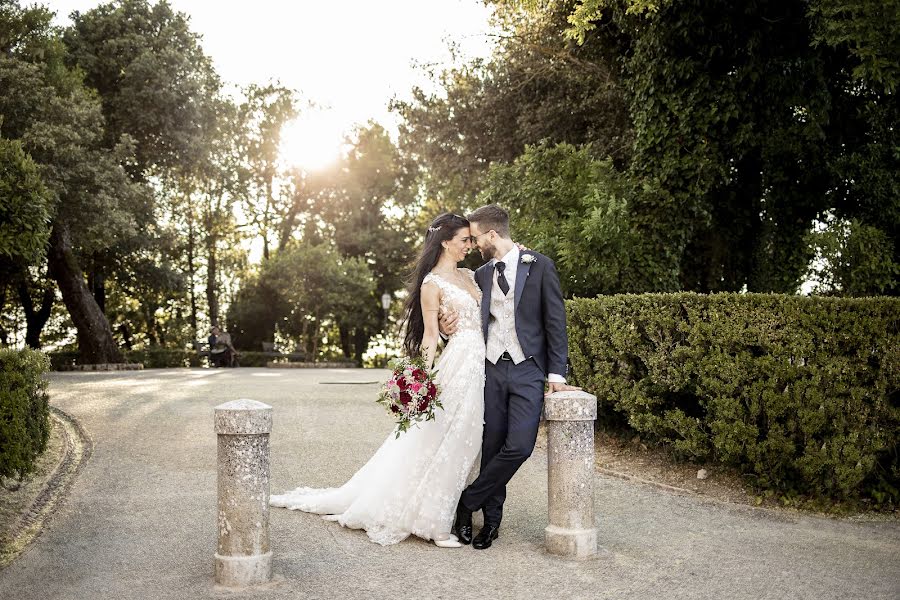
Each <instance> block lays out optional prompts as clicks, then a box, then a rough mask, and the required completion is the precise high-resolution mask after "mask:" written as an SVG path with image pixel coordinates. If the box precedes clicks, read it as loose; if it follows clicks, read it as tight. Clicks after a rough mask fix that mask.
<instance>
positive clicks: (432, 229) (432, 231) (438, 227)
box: [428, 225, 443, 233]
mask: <svg viewBox="0 0 900 600" xmlns="http://www.w3.org/2000/svg"><path fill="white" fill-rule="evenodd" d="M441 227H443V225H438V226H437V227H429V228H428V231H429V232H431V233H434V232H435V231H437V230H438V229H440V228H441Z"/></svg>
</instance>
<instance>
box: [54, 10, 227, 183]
mask: <svg viewBox="0 0 900 600" xmlns="http://www.w3.org/2000/svg"><path fill="white" fill-rule="evenodd" d="M72 22H73V23H72V27H71V28H69V29H68V30H67V31H66V32H65V38H64V39H65V44H66V46H67V48H68V49H69V55H68V57H69V58H68V60H69V63H70V64H71V65H72V66H77V67H78V68H79V69H80V70H81V71H82V72H83V73H84V74H85V84H86V85H88V86H89V87H91V88H92V89H94V90H96V91H97V93H98V94H99V97H100V100H101V103H102V109H103V115H104V116H105V120H106V126H105V130H104V132H105V135H104V139H105V144H106V145H107V147H113V146H115V145H116V144H117V143H118V141H119V139H120V138H121V136H122V135H126V134H127V135H128V136H129V137H130V138H131V139H132V140H134V144H135V146H134V147H135V152H134V161H133V162H132V163H130V164H131V166H132V167H133V168H132V169H131V172H132V174H134V175H138V176H141V175H143V174H144V173H146V172H147V171H150V170H153V171H156V172H157V173H160V172H165V171H166V170H169V169H176V170H178V169H182V168H184V167H185V166H187V165H190V164H191V162H192V161H194V160H196V157H197V155H198V152H199V153H201V154H200V155H201V156H202V151H203V148H202V147H203V141H204V137H205V136H206V132H205V127H207V126H208V125H209V116H210V110H211V107H210V106H209V101H210V100H212V99H214V98H215V95H216V92H217V90H218V87H219V81H218V77H217V76H216V74H215V71H214V70H213V68H212V61H211V60H210V58H209V57H208V56H206V55H205V54H204V53H203V49H202V48H201V46H200V36H199V35H197V34H196V33H194V32H192V31H191V30H190V28H189V18H188V16H187V15H185V14H184V13H179V12H176V11H174V10H172V7H171V6H170V5H169V4H168V3H167V2H165V1H164V0H163V1H160V2H157V3H156V4H153V5H151V4H150V3H149V2H148V1H147V0H115V1H112V2H107V3H106V4H101V5H99V6H97V7H96V8H93V9H91V10H89V11H86V12H84V13H78V12H75V13H73V15H72Z"/></svg>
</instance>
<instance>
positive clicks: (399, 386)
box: [377, 357, 443, 437]
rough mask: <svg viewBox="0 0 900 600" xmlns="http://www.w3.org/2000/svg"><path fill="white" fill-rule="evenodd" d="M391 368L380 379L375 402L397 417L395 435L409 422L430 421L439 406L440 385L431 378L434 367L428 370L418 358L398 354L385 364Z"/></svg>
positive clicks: (434, 372)
mask: <svg viewBox="0 0 900 600" xmlns="http://www.w3.org/2000/svg"><path fill="white" fill-rule="evenodd" d="M388 366H389V368H390V369H391V370H392V371H393V373H392V374H391V377H390V378H389V379H388V380H387V381H386V382H385V383H384V385H383V386H382V388H381V393H380V394H379V395H378V400H377V402H378V403H379V404H381V405H382V406H384V407H385V408H386V409H387V410H388V412H390V413H391V415H392V416H394V417H395V418H396V420H397V437H400V434H401V433H403V432H404V431H407V430H408V429H409V428H410V427H411V426H412V425H414V424H417V423H420V422H422V421H432V420H434V417H435V411H436V410H437V409H439V408H443V407H442V406H441V403H440V401H439V400H438V395H439V394H440V389H439V388H438V386H437V384H436V383H435V381H434V376H435V374H436V373H437V371H429V370H428V368H427V367H426V365H425V361H424V359H422V358H418V357H417V358H398V359H394V360H392V361H391V362H390V363H389V364H388Z"/></svg>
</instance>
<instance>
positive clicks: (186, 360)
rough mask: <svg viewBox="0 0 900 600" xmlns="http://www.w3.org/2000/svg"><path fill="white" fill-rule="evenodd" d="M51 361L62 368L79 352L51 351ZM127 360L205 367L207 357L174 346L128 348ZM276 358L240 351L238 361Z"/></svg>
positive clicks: (247, 363) (248, 363) (256, 363)
mask: <svg viewBox="0 0 900 600" xmlns="http://www.w3.org/2000/svg"><path fill="white" fill-rule="evenodd" d="M49 357H50V362H51V364H52V365H53V369H54V370H61V369H63V368H65V367H67V366H71V365H74V364H75V361H76V359H77V358H78V352H72V351H65V352H51V353H50V354H49ZM125 360H126V361H127V362H130V363H143V364H144V368H145V369H170V368H175V367H204V366H206V365H207V361H206V357H205V356H200V355H199V354H197V352H195V351H194V350H179V349H172V348H147V349H144V350H128V351H126V352H125ZM272 360H275V359H274V358H273V357H272V355H271V354H266V353H264V352H248V351H241V352H238V362H240V365H241V366H242V367H265V366H266V363H268V362H270V361H272Z"/></svg>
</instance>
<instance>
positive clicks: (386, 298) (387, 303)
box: [381, 292, 391, 327]
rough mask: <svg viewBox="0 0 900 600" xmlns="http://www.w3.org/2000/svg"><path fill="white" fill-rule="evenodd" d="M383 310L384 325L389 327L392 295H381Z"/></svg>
mask: <svg viewBox="0 0 900 600" xmlns="http://www.w3.org/2000/svg"><path fill="white" fill-rule="evenodd" d="M381 309H382V310H383V311H384V325H385V327H387V318H388V311H389V310H390V309H391V295H390V294H388V293H387V292H385V293H383V294H382V295H381Z"/></svg>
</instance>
